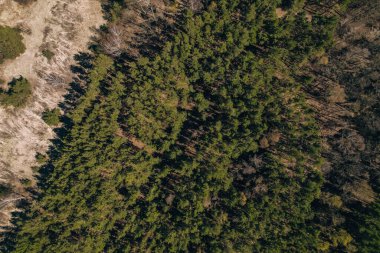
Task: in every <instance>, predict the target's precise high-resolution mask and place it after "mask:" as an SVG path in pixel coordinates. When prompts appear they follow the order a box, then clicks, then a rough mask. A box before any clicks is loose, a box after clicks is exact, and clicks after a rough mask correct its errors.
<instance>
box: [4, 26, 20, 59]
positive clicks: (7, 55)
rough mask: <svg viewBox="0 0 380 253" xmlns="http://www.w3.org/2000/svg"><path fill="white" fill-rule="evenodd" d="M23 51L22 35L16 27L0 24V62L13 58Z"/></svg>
mask: <svg viewBox="0 0 380 253" xmlns="http://www.w3.org/2000/svg"><path fill="white" fill-rule="evenodd" d="M24 52H25V45H24V43H23V42H22V36H21V34H20V32H19V31H18V30H17V29H14V28H11V27H8V26H0V63H2V62H3V61H4V60H6V59H14V58H16V57H17V56H19V55H20V54H22V53H24Z"/></svg>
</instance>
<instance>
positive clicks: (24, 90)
mask: <svg viewBox="0 0 380 253" xmlns="http://www.w3.org/2000/svg"><path fill="white" fill-rule="evenodd" d="M31 95H32V86H31V85H30V83H29V82H28V80H26V79H25V78H24V77H19V78H14V79H13V80H12V81H11V82H10V83H9V84H8V90H7V91H4V90H2V89H0V103H2V104H4V105H6V106H14V107H16V108H17V107H22V106H25V105H26V103H27V101H28V99H29V97H30V96H31Z"/></svg>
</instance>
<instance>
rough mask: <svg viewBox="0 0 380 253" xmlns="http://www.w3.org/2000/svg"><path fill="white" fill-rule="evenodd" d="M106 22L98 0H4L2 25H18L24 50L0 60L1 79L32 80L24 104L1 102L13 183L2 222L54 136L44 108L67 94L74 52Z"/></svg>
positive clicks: (2, 142)
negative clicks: (22, 1)
mask: <svg viewBox="0 0 380 253" xmlns="http://www.w3.org/2000/svg"><path fill="white" fill-rule="evenodd" d="M103 23H104V20H103V18H102V10H101V6H100V3H99V1H97V0H37V1H34V2H32V3H31V4H29V5H20V4H18V3H16V2H15V1H14V0H0V25H6V26H11V27H17V28H19V29H20V30H21V31H22V35H23V37H24V43H25V45H26V51H25V53H24V54H22V55H21V56H19V57H18V58H16V59H14V60H8V61H6V62H4V63H3V64H2V65H0V79H3V80H4V81H6V82H9V81H10V80H12V78H13V77H17V76H20V75H22V76H23V77H25V78H27V79H28V80H29V82H30V83H31V84H32V86H33V96H32V98H31V99H30V101H29V102H28V104H27V105H26V107H24V108H21V109H13V108H4V107H0V183H2V184H10V185H11V186H12V189H13V193H12V194H11V195H10V196H8V197H7V198H6V199H0V226H4V225H7V224H9V223H8V222H9V218H10V216H9V214H10V212H11V211H13V210H14V209H15V207H14V206H15V203H14V202H15V201H12V200H18V199H19V198H20V195H21V196H23V195H24V194H25V190H24V188H25V187H23V186H22V184H21V183H20V182H21V181H20V179H21V180H23V181H24V184H25V182H29V181H28V180H31V182H32V184H33V170H32V168H33V166H36V165H38V164H37V162H36V159H35V155H36V153H37V152H40V153H44V152H46V150H47V149H48V147H49V145H50V139H52V138H53V137H54V132H53V130H52V129H51V128H50V127H49V126H48V125H46V124H45V123H44V121H43V120H42V119H41V113H42V112H43V111H44V110H46V109H48V108H49V109H51V108H54V107H56V106H57V104H58V103H59V102H61V101H62V100H63V95H64V94H65V92H66V89H67V84H68V83H69V82H70V80H71V78H72V74H71V70H70V65H72V64H73V63H74V61H73V55H74V54H76V53H78V52H80V51H84V50H86V49H87V47H88V43H89V41H90V38H91V36H92V34H93V33H94V29H95V28H96V27H99V25H101V24H103ZM43 52H44V53H43ZM46 56H48V57H46ZM48 58H50V59H49V60H48ZM25 179H27V180H25Z"/></svg>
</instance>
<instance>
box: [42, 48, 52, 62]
mask: <svg viewBox="0 0 380 253" xmlns="http://www.w3.org/2000/svg"><path fill="white" fill-rule="evenodd" d="M42 55H43V56H45V58H46V59H47V60H48V61H49V62H50V61H51V59H53V57H54V53H53V52H52V51H50V50H49V49H44V50H42Z"/></svg>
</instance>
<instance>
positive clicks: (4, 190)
mask: <svg viewBox="0 0 380 253" xmlns="http://www.w3.org/2000/svg"><path fill="white" fill-rule="evenodd" d="M11 192H12V190H11V187H10V186H9V185H8V184H0V198H3V197H6V196H8V195H9V194H11Z"/></svg>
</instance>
